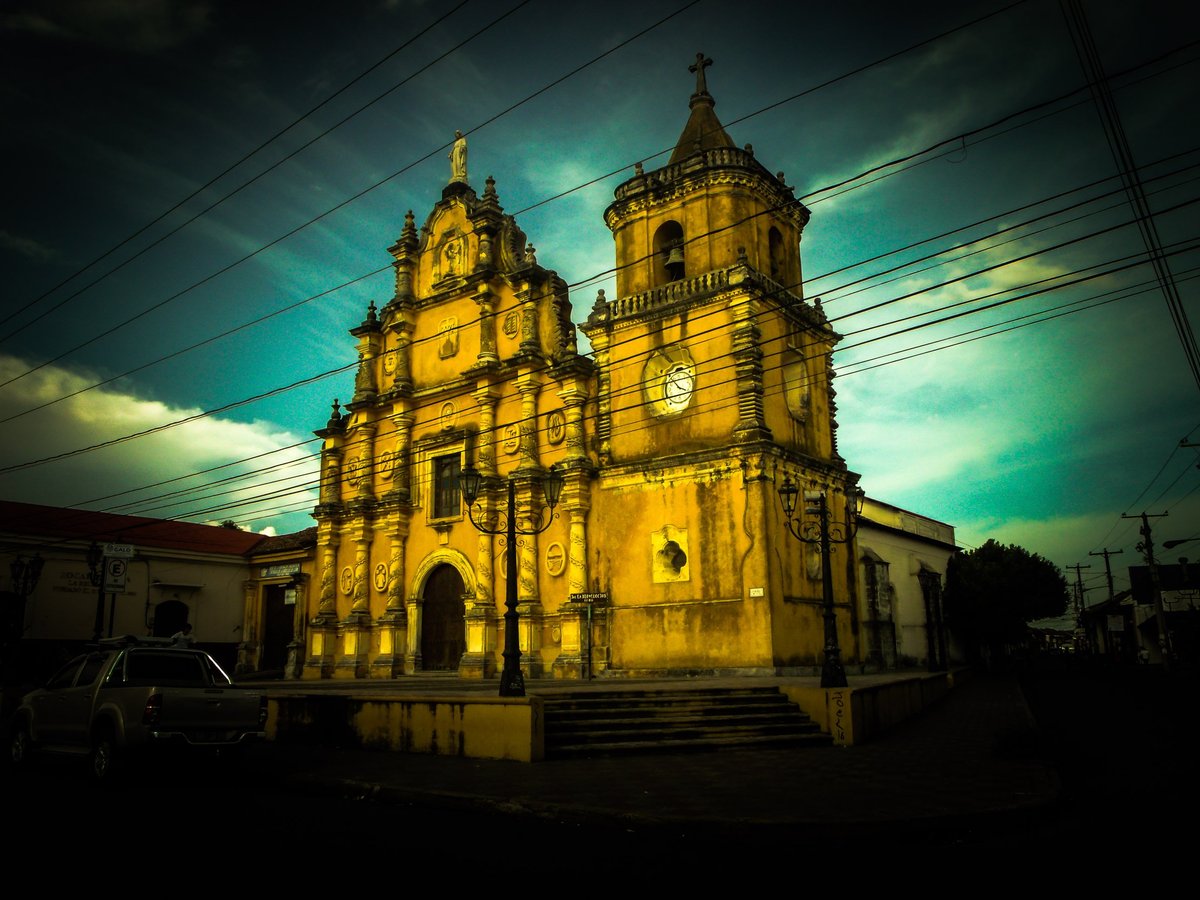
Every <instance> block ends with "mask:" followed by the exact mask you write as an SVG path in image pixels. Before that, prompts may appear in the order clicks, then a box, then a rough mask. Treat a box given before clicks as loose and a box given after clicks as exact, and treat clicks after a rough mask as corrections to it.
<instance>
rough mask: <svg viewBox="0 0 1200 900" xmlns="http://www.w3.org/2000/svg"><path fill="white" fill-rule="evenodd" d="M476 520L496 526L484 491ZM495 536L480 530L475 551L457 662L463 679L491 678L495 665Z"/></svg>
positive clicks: (491, 499) (492, 506)
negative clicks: (462, 643)
mask: <svg viewBox="0 0 1200 900" xmlns="http://www.w3.org/2000/svg"><path fill="white" fill-rule="evenodd" d="M475 516H476V521H477V522H479V524H480V525H483V526H485V527H486V528H489V529H493V530H494V529H495V526H496V520H497V515H496V505H495V498H494V497H493V496H491V495H490V494H485V495H484V496H483V498H482V501H481V503H480V504H479V505H478V506H477V507H476V513H475ZM495 546H496V538H495V537H494V536H493V535H490V534H485V533H484V532H482V531H481V532H479V535H478V538H477V543H476V554H475V596H474V597H470V598H468V599H467V603H466V618H467V622H466V625H467V651H466V653H464V654H463V657H462V662H461V663H460V665H459V669H458V671H459V674H460V675H462V677H463V678H490V677H492V676H493V675H495V674H496V672H497V665H496V652H495V651H496V622H497V615H498V612H497V609H496V587H495V586H496V570H495V562H494V560H495Z"/></svg>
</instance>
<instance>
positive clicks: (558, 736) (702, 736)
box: [543, 687, 832, 759]
mask: <svg viewBox="0 0 1200 900" xmlns="http://www.w3.org/2000/svg"><path fill="white" fill-rule="evenodd" d="M543 702H544V704H545V705H544V710H545V718H546V721H545V735H546V758H548V759H563V758H567V757H576V758H577V757H581V756H613V755H617V754H626V753H653V752H658V753H684V752H703V751H713V750H729V749H747V748H752V747H759V748H761V747H795V746H801V745H817V746H826V745H829V744H830V743H832V738H831V737H830V736H829V735H828V734H823V733H822V732H821V731H820V729H819V728H818V726H817V724H816V723H815V722H813V721H812V719H810V718H809V717H808V716H807V715H806V714H805V713H803V712H801V710H800V708H799V707H798V706H796V704H795V703H793V702H792V701H790V700H789V699H788V698H787V695H786V694H784V693H783V692H782V691H780V690H779V689H778V688H774V687H761V688H759V687H748V688H697V689H688V690H655V689H642V690H633V689H614V690H611V691H610V690H603V691H597V690H594V689H592V690H587V691H577V692H572V691H565V692H560V693H555V694H553V695H549V696H546V697H544V699H543Z"/></svg>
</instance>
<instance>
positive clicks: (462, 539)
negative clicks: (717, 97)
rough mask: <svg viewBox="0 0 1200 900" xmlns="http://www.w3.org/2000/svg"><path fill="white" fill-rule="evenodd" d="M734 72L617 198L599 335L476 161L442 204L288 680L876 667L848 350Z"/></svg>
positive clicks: (309, 591)
mask: <svg viewBox="0 0 1200 900" xmlns="http://www.w3.org/2000/svg"><path fill="white" fill-rule="evenodd" d="M710 64H711V60H708V59H706V58H704V56H703V55H702V54H699V55H697V58H696V61H695V64H694V65H692V66H691V67H690V71H691V72H692V73H693V74H694V77H695V90H694V92H693V93H692V94H691V97H690V100H689V114H688V118H687V121H686V125H685V126H684V128H683V131H682V133H681V134H680V136H679V140H678V142H677V145H676V146H675V149H674V152H673V153H672V154H671V156H670V158H669V160H668V161H667V163H666V164H665V165H664V166H662V167H661V168H657V169H653V170H649V171H643V167H642V166H641V165H640V164H639V165H638V166H636V167H635V170H634V174H633V177H632V178H629V179H628V180H627V181H625V182H624V183H622V184H620V185H619V186H618V187H617V188H616V190H615V196H614V199H613V202H612V203H611V204H610V205H609V206H608V208H607V210H606V211H605V214H604V220H605V224H606V225H607V226H608V228H609V230H610V231H611V232H612V236H613V240H614V247H615V264H616V296H615V297H611V298H610V297H605V296H604V292H603V291H601V292H599V294H598V295H597V296H596V297H595V299H594V301H592V303H591V307H590V310H589V311H588V313H587V315H586V318H585V319H583V321H582V322H581V324H579V325H576V324H575V322H574V320H573V317H572V301H571V299H570V298H569V297H568V290H567V285H566V283H565V281H564V280H563V279H562V278H560V277H559V276H558V274H557V273H556V272H555V271H554V270H553V269H552V268H548V267H547V265H546V264H547V263H549V262H550V261H549V260H540V259H538V257H537V256H536V254H535V250H534V247H533V245H532V244H531V241H530V237H529V236H528V235H526V234H525V233H524V232H523V231H522V230H521V228H520V226H519V225H518V223H517V222H516V221H515V219H514V218H513V217H512V216H511V215H508V214H506V213H505V212H504V208H503V206H502V205H501V195H500V192H499V191H498V189H497V185H496V184H495V182H494V180H493V179H492V178H490V177H488V178H487V179H485V181H484V183H483V186H482V192H479V191H477V190H476V187H475V186H472V183H471V181H470V180H469V178H468V172H467V148H466V139H465V138H463V137H462V135H461V134H458V135H456V141H455V144H454V148H453V149H452V151H451V153H450V162H451V166H450V169H451V173H450V178H449V181H448V183H446V184H445V185H444V186H443V187H442V189H441V199H440V200H439V201H438V202H436V203H435V204H434V205H433V208H432V210H430V211H429V213H428V215H427V216H425V218H424V220H423V222H422V223H421V224H419V225H418V223H417V220H416V218H415V217H414V216H413V214H412V212H409V213H408V214H407V216H406V217H405V220H404V223H403V226H402V228H401V230H400V235H399V238H398V239H397V240H396V242H395V244H394V245H393V246H391V247H390V248H389V252H390V254H391V256H392V257H393V259H394V264H393V265H394V270H395V280H394V286H395V290H394V294H393V295H392V296H391V297H390V298H387V299H386V301H384V300H383V299H382V298H381V301H380V304H379V306H378V307H377V306H376V304H375V303H372V304H371V305H370V307H369V308H368V309H367V311H366V315H365V318H364V319H363V321H362V322H361V324H359V325H358V326H357V327H354V328H352V329H351V330H350V334H351V335H352V337H353V338H354V341H355V344H354V350H355V352H356V353H357V358H358V367H357V372H356V376H355V380H354V392H353V396H352V397H351V398H350V399H349V400H348V401H346V402H339V401H338V400H335V401H334V402H333V410H332V413H331V415H330V416H329V419H328V421H327V422H326V424H325V425H324V427H323V428H321V429H319V430H317V431H316V434H317V435H318V436H319V437H320V438H322V440H323V444H322V449H321V456H320V465H321V481H320V497H319V501H318V505H317V506H316V508H315V510H314V511H313V517H314V519H315V520H316V545H315V548H314V550H313V552H314V553H315V556H314V558H313V561H312V565H313V577H312V579H311V580H310V582H308V583H307V584H304V585H303V587H302V590H300V591H299V592H298V595H297V599H296V603H295V606H294V613H293V615H294V622H293V626H294V641H293V644H292V646H293V648H294V652H293V654H292V659H291V660H290V661H289V669H290V671H289V675H290V677H299V678H305V679H309V678H312V679H318V678H334V679H343V678H344V679H355V678H395V677H399V676H405V675H419V674H422V673H430V674H435V673H452V674H456V675H457V676H458V677H462V678H478V679H493V678H496V679H501V680H502V681H503V680H506V679H511V680H514V681H515V684H512V685H510V687H512V688H515V689H514V690H513V691H512V693H519V692H520V690H519V689H520V688H521V687H522V686H523V682H522V679H523V678H524V677H528V678H556V679H583V678H593V677H597V676H608V677H618V676H626V677H655V676H680V675H703V674H754V675H763V674H784V673H802V674H807V673H810V672H813V671H815V670H816V669H819V668H820V667H821V666H822V665H823V664H827V662H828V660H829V656H830V651H831V648H832V650H833V653H834V655H835V656H836V655H837V654H838V653H840V654H841V658H842V659H844V660H845V662H846V664H847V666H849V665H851V664H861V663H862V662H863V661H864V657H865V656H866V655H867V653H868V650H869V647H868V644H869V643H870V642H869V641H868V640H867V638H866V637H865V635H867V634H868V633H869V634H872V635H874V634H876V632H875V631H872V630H871V629H867V628H863V627H861V625H862V623H861V622H860V621H859V618H860V616H861V614H862V613H861V609H865V608H866V605H865V604H860V598H861V595H862V588H861V587H860V580H861V578H860V575H859V565H858V560H859V553H858V551H857V549H856V546H855V540H856V535H855V524H856V523H855V521H854V519H855V516H856V514H857V513H858V511H859V509H860V507H861V501H862V495H863V492H862V490H861V489H860V487H859V485H858V481H859V476H858V475H857V474H856V473H855V472H853V471H851V470H850V469H849V468H848V466H847V464H846V461H845V460H844V459H843V458H842V457H841V456H840V455H839V453H838V446H837V422H836V412H837V407H836V403H835V391H834V388H833V375H834V373H833V366H832V353H833V350H834V347H835V345H836V344H837V342H838V340H839V336H838V335H837V334H836V333H835V332H834V330H833V329H832V327H831V326H830V324H829V322H828V320H827V319H826V317H825V315H824V313H823V312H822V309H821V304H820V301H819V300H814V301H809V300H807V299H806V298H805V297H804V294H803V290H802V288H801V283H802V267H801V258H800V245H801V238H802V235H803V231H804V227H805V225H806V224H807V222H808V220H809V215H810V214H809V210H808V209H807V208H806V207H805V206H804V205H803V204H802V203H801V202H800V201H799V200H798V199H797V198H796V197H795V195H794V193H793V191H792V189H791V188H789V187H788V186H787V185H786V184H785V183H784V181H783V180H782V178H781V177H780V176H781V175H782V173H780V175H778V176H777V175H775V174H772V173H771V171H770V170H769V169H768V168H767V167H766V166H764V165H763V163H761V162H760V161H759V160H758V159H757V158H756V157H755V154H754V152H753V150H752V148H751V146H750V145H748V144H747V145H746V146H745V147H738V146H736V145H735V144H734V142H733V140H732V139H731V138H730V137H729V135H728V134H727V133H726V131H725V129H724V128H723V127H722V125H721V123H720V121H719V120H718V118H717V115H716V112H715V105H716V104H715V101H714V99H713V96H712V94H710V92H709V90H708V87H707V78H706V69H707V67H708V66H709V65H710ZM580 332H582V336H583V337H584V338H586V342H587V344H588V345H590V349H585V350H582V351H581V349H580V344H581V338H580ZM341 399H342V401H345V398H341ZM797 496H799V497H800V498H801V499H800V501H799V502H798V503H797V502H796V498H797ZM785 500H790V501H791V504H792V510H791V512H790V514H789V513H785V507H784V503H783V502H781V501H785ZM821 538H823V539H824V542H823V543H822V540H821ZM952 542H953V538H952V532H951V537H950V546H952ZM860 607H861V608H860ZM255 618H256V617H255V614H254V613H253V611H251V610H248V611H247V624H248V627H249V629H250V632H251V633H252V632H253V628H254V625H255ZM835 661H836V660H835ZM839 664H840V663H839ZM503 686H504V685H503V684H502V687H503ZM502 693H505V691H503V690H502Z"/></svg>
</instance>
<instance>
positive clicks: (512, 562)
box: [458, 465, 563, 697]
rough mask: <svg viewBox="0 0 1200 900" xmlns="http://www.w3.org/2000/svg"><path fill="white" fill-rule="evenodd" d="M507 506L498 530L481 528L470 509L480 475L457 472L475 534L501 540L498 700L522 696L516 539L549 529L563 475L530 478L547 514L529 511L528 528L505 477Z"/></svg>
mask: <svg viewBox="0 0 1200 900" xmlns="http://www.w3.org/2000/svg"><path fill="white" fill-rule="evenodd" d="M507 480H508V506H507V509H506V512H505V514H504V518H505V521H504V524H503V527H500V528H492V527H489V526H487V525H481V524H479V523H478V522H476V521H475V513H474V511H473V508H474V506H475V502H476V500H478V499H479V490H480V487H481V486H482V484H483V475H481V474H480V472H479V470H477V469H476V468H475V467H474V466H472V465H468V466H466V467H465V468H464V469H462V471H460V472H459V473H458V489H459V490H460V491H461V492H462V497H463V500H464V501H466V504H467V518H469V519H470V520H471V524H472V525H474V526H475V527H476V528H477V529H478V530H479V531H481V532H483V533H484V534H494V535H500V536H501V537H503V538H504V541H505V547H504V559H505V565H506V566H507V569H508V574H507V576H506V578H505V585H504V587H505V596H504V605H505V607H506V609H507V612H505V613H504V670H503V671H502V672H501V673H500V696H501V697H524V696H525V676H523V675H522V674H521V639H520V631H519V629H518V625H519V622H520V614H519V613H518V612H517V578H518V574H517V536H518V535H528V536H532V535H535V534H541V533H542V532H543V531H545V530H546V529H547V528H549V527H550V523H551V522H552V521H553V520H554V507H556V506H557V505H558V498H559V497H560V496H562V489H563V476H562V473H561V472H559V471H558V469H557V468H556V467H555V466H551V467H550V469H549V470H548V471H547V472H546V475H545V477H543V478H540V479H539V478H534V479H533V481H534V483H535V484H537V485H540V487H541V490H542V493H543V496H544V497H545V500H546V508H548V509H549V511H550V515H548V516H545V517H544V518H543V516H542V515H541V513H540V512H535V511H533V510H530V512H529V520H530V527H529V528H518V527H517V482H516V479H515V477H514V476H512V475H510V476H508V479H507Z"/></svg>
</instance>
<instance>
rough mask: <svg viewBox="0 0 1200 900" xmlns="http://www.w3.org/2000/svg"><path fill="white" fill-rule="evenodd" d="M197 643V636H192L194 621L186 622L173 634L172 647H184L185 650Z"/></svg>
mask: <svg viewBox="0 0 1200 900" xmlns="http://www.w3.org/2000/svg"><path fill="white" fill-rule="evenodd" d="M195 643H196V638H195V637H193V636H192V623H191V622H184V623H183V627H182V628H180V629H179V630H178V631H177V632H175V633H174V634H173V635H171V646H172V647H183V648H184V649H185V650H186V649H187V648H189V647H191V646H192V645H193V644H195Z"/></svg>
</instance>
